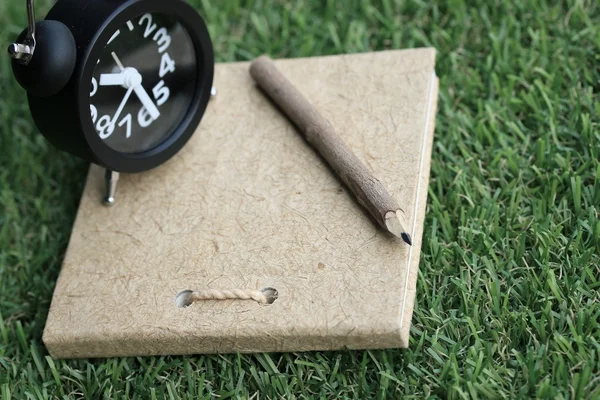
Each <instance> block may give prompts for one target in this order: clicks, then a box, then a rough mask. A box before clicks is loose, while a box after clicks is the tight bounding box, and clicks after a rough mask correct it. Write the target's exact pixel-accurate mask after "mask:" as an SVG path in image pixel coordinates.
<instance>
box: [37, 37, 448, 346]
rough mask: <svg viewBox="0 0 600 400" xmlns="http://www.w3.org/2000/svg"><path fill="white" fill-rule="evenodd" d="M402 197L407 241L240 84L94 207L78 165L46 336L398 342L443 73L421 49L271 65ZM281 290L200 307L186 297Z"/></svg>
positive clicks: (96, 184)
mask: <svg viewBox="0 0 600 400" xmlns="http://www.w3.org/2000/svg"><path fill="white" fill-rule="evenodd" d="M276 65H277V67H278V68H279V69H280V70H281V71H282V72H283V73H284V74H285V75H286V76H287V78H288V79H289V80H290V81H291V82H292V83H293V84H294V85H295V86H296V87H297V88H298V89H299V90H300V91H301V92H302V93H303V94H304V95H305V96H306V97H307V98H308V99H309V100H310V101H311V102H312V103H313V104H314V105H315V106H316V107H317V108H318V109H319V110H320V111H321V112H322V113H323V114H324V116H325V117H326V118H328V119H329V120H330V121H331V122H332V124H333V126H334V127H335V128H336V130H337V132H338V134H339V135H340V136H341V137H342V138H343V139H344V141H345V142H346V143H347V144H348V146H349V147H350V148H351V149H352V150H353V151H354V152H355V153H356V155H357V156H358V157H359V158H360V159H361V160H362V161H363V162H364V163H365V164H366V165H367V167H368V168H369V169H370V170H371V171H373V173H374V175H375V176H376V177H378V178H379V179H380V180H381V181H382V182H383V184H384V186H385V187H386V188H387V189H388V191H389V192H390V193H391V194H392V195H393V196H394V197H395V198H396V199H397V200H398V203H399V204H400V206H401V207H402V209H403V211H404V218H405V221H404V223H405V226H406V227H407V229H408V231H409V232H410V233H411V236H412V238H413V242H414V244H413V246H412V247H411V246H408V245H406V244H404V243H403V242H402V241H401V240H400V239H397V238H395V237H393V236H392V235H391V234H389V233H387V232H385V231H383V230H382V229H381V228H380V227H379V226H378V225H377V224H376V223H375V221H373V220H372V219H371V217H370V216H369V215H368V213H367V212H365V211H364V210H363V209H362V208H361V206H360V205H359V204H358V203H357V201H356V200H355V199H354V198H353V197H352V195H351V193H350V192H349V191H348V190H347V189H346V188H345V187H344V186H343V184H342V183H341V181H340V180H338V179H337V178H336V176H335V175H334V174H333V173H332V171H331V170H330V168H329V167H328V166H327V165H326V164H325V162H324V160H323V159H322V158H321V157H320V156H318V155H317V153H316V152H315V151H314V150H313V149H312V148H311V147H310V146H309V145H308V144H307V143H306V141H305V140H304V139H303V138H302V136H301V135H300V134H299V133H298V132H297V131H296V129H295V128H294V126H293V125H292V124H291V123H290V122H289V121H288V120H287V119H286V117H285V116H284V115H283V114H281V113H280V112H279V111H278V109H277V108H276V107H274V105H273V104H272V103H271V102H270V100H269V99H268V98H266V97H265V96H264V95H263V94H262V93H261V91H260V90H259V89H258V88H257V87H256V85H255V84H254V82H253V81H252V79H251V77H250V75H249V72H248V68H249V63H245V62H242V63H230V64H219V65H217V67H216V73H215V86H216V87H217V89H218V95H217V96H216V97H215V98H214V99H213V100H211V103H210V104H209V106H208V109H207V112H206V114H205V116H204V119H203V120H202V123H201V124H200V126H199V127H198V130H197V132H196V133H195V134H194V136H193V137H192V139H191V140H190V142H189V143H188V144H187V145H186V146H185V147H184V149H183V150H182V151H181V152H180V153H179V154H177V155H176V156H175V157H174V158H173V159H171V160H170V161H169V162H167V163H166V164H164V165H162V166H160V167H159V168H156V169H154V170H151V171H149V172H145V173H141V174H132V175H125V176H122V177H121V180H120V182H119V188H118V191H117V203H116V204H115V206H113V207H111V208H108V207H105V206H103V205H102V203H101V199H102V195H103V190H104V180H103V178H104V172H103V171H102V170H101V169H100V168H99V167H97V166H92V167H91V168H90V170H89V174H88V178H87V183H86V185H85V189H84V192H83V194H82V198H81V203H80V206H79V211H78V214H77V218H76V221H75V223H74V226H73V231H72V234H71V238H70V242H69V246H68V249H67V252H66V254H65V258H64V262H63V265H62V270H61V273H60V276H59V279H58V281H57V284H56V288H55V291H54V296H53V299H52V305H51V308H50V312H49V315H48V320H47V323H46V327H45V331H44V335H43V340H44V343H45V345H46V346H47V349H48V351H49V352H50V354H51V355H52V356H53V357H55V358H82V357H84V358H90V357H113V356H144V355H168V354H199V353H235V352H243V353H247V352H287V351H308V350H335V349H345V348H348V349H372V348H401V347H407V346H408V343H409V331H410V323H411V317H412V312H413V306H414V302H415V288H416V279H417V272H418V267H419V258H420V250H421V246H422V233H423V221H424V216H425V210H426V200H427V189H428V180H429V167H430V160H431V149H432V143H433V131H434V124H435V115H436V105H437V94H438V80H437V78H436V75H435V50H434V49H430V48H424V49H411V50H401V51H384V52H375V53H365V54H353V55H341V56H326V57H314V58H301V59H285V60H277V61H276ZM265 288H274V289H276V291H277V298H276V300H275V301H274V302H273V303H272V304H268V305H263V304H259V303H258V302H256V301H253V300H221V301H213V300H207V301H197V302H194V303H193V304H191V305H190V306H188V307H181V304H178V302H177V301H176V297H177V295H178V294H179V293H180V292H182V291H185V290H192V291H194V290H207V289H220V290H233V289H240V290H262V289H265Z"/></svg>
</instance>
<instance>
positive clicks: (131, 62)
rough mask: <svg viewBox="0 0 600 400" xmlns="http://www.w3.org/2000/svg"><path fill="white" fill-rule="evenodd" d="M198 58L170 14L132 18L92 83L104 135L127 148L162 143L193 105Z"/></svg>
mask: <svg viewBox="0 0 600 400" xmlns="http://www.w3.org/2000/svg"><path fill="white" fill-rule="evenodd" d="M196 59H197V57H196V56H195V49H194V45H193V43H192V40H191V38H190V36H189V34H188V33H187V32H186V30H185V28H184V27H183V26H182V25H181V24H179V23H178V22H177V21H176V20H175V19H173V18H171V17H169V16H168V15H166V14H160V13H147V14H144V15H142V16H140V17H139V18H137V19H136V18H134V19H132V20H129V21H127V23H125V24H124V25H123V26H122V27H121V28H120V29H118V30H116V31H115V32H114V33H113V34H112V36H111V38H110V39H109V40H108V43H107V44H106V47H105V48H104V49H103V51H102V52H101V55H100V57H99V59H98V61H97V65H96V68H95V70H94V74H93V77H92V80H91V83H90V115H91V118H92V122H93V123H94V127H95V129H96V132H97V133H98V136H99V137H100V138H101V139H102V140H103V141H104V143H105V144H106V145H108V146H109V147H110V148H112V149H113V150H116V151H119V152H122V153H140V152H143V151H146V150H149V149H151V148H153V147H155V146H157V145H159V144H160V143H161V142H162V141H164V140H165V139H166V138H167V137H169V136H170V135H171V134H172V132H173V130H174V129H175V128H176V127H177V126H178V124H179V123H180V122H181V120H182V118H183V117H185V114H186V113H187V112H188V109H189V108H190V105H191V103H192V101H193V97H194V92H193V89H192V88H194V87H196V80H197V76H196V70H197V65H196Z"/></svg>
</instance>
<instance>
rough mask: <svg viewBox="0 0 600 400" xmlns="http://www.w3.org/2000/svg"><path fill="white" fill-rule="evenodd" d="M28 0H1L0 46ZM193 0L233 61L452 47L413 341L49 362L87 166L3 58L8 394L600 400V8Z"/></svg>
mask: <svg viewBox="0 0 600 400" xmlns="http://www.w3.org/2000/svg"><path fill="white" fill-rule="evenodd" d="M22 3H24V2H23V1H12V0H11V1H1V2H0V44H1V46H0V47H3V46H4V45H5V44H8V43H9V41H11V40H13V39H14V38H15V37H16V36H17V34H18V33H19V32H20V31H21V29H22V28H23V27H24V26H25V22H26V17H25V7H24V4H22ZM37 3H38V10H39V11H40V12H39V14H40V15H39V17H41V16H42V15H44V14H45V12H46V11H47V10H48V9H49V7H50V5H51V4H50V1H49V0H38V2H37ZM193 3H194V5H196V6H197V7H198V9H199V10H200V12H201V13H202V15H203V16H204V17H205V18H206V20H207V21H208V24H209V27H210V31H211V33H212V36H213V39H214V43H215V48H216V56H217V59H218V61H234V60H249V59H251V58H254V57H255V56H258V55H260V54H262V53H270V54H271V55H273V56H275V57H296V56H311V55H324V54H338V53H353V52H364V51H369V50H381V49H390V48H405V47H420V46H434V47H436V48H437V49H438V50H439V56H438V68H437V72H438V75H439V76H440V78H441V90H440V110H439V116H438V119H437V129H436V142H435V144H434V154H433V163H432V171H431V186H430V189H429V200H428V214H427V219H426V229H425V237H424V240H425V245H424V248H423V253H422V257H421V268H420V273H419V280H418V292H417V293H418V295H417V306H416V310H415V314H414V317H413V328H412V338H411V343H410V349H409V350H391V351H369V352H362V351H352V352H346V351H344V352H327V353H306V354H264V355H248V356H241V355H240V356H235V355H233V356H196V357H157V358H126V359H112V360H92V361H81V360H79V361H53V360H52V359H50V358H49V357H48V355H47V352H46V350H45V348H44V346H43V344H42V343H41V335H42V330H43V327H44V323H45V319H46V315H47V312H48V307H49V303H50V299H51V295H52V291H53V287H54V284H55V281H56V278H57V276H58V272H59V268H60V264H61V259H62V257H63V254H64V251H65V248H66V245H67V240H68V236H69V233H70V230H71V225H72V222H73V219H74V216H75V212H76V210H77V203H78V199H79V196H80V193H81V190H82V188H83V183H84V177H85V173H86V169H87V166H86V164H85V163H84V162H82V161H80V160H77V159H75V158H73V157H71V156H69V155H66V154H62V153H61V152H59V151H57V150H55V149H54V148H52V147H51V146H49V145H48V144H47V143H46V142H45V141H44V140H43V139H42V137H41V136H40V135H39V134H38V133H37V132H36V128H35V127H34V125H33V123H32V120H31V118H30V116H29V113H28V108H27V105H26V97H25V94H24V92H23V91H21V90H20V89H19V87H18V86H17V84H16V82H15V81H14V79H13V78H12V76H11V72H10V65H9V60H8V57H7V56H1V55H0V397H1V398H3V399H10V398H15V399H22V398H40V399H41V398H48V397H60V398H67V397H73V398H82V397H87V398H100V397H104V398H130V397H131V398H141V399H148V398H196V397H198V398H206V399H209V398H221V399H226V398H249V397H252V398H282V397H285V398H294V397H297V398H311V397H314V398H326V399H327V398H328V399H336V398H345V397H348V398H399V397H401V396H406V397H407V398H409V397H413V398H423V397H426V396H430V397H433V398H436V397H437V398H477V397H479V398H517V397H520V398H522V397H534V396H537V397H540V398H587V399H589V398H600V343H599V341H600V330H599V328H600V302H599V300H600V299H599V295H598V290H599V288H600V280H599V279H600V267H599V264H600V256H599V253H600V251H599V250H600V239H599V238H600V218H599V215H598V212H599V206H600V161H599V152H600V146H599V143H600V132H599V115H600V101H599V97H598V94H599V92H600V70H599V66H600V55H599V54H600V3H598V2H597V1H595V0H570V1H558V0H556V1H555V0H547V1H545V0H523V1H515V2H514V3H510V2H506V1H499V0H498V1H492V0H479V1H468V2H467V1H463V0H451V1H444V2H439V3H440V4H436V3H437V2H434V1H421V0H398V1H396V0H381V1H367V0H363V1H359V0H346V1H341V0H340V1H309V0H304V1H242V0H226V1H223V2H216V1H208V0H206V1H202V0H196V1H193Z"/></svg>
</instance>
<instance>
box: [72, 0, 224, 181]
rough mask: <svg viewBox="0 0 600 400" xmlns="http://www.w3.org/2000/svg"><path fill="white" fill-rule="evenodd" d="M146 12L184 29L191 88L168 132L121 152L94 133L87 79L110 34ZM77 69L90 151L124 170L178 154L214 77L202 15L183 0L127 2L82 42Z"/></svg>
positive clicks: (146, 166) (199, 115) (101, 161)
mask: <svg viewBox="0 0 600 400" xmlns="http://www.w3.org/2000/svg"><path fill="white" fill-rule="evenodd" d="M145 13H163V14H166V15H169V16H172V17H174V18H175V19H176V20H177V21H178V22H179V23H181V24H182V25H183V26H184V28H185V29H186V31H187V33H188V35H189V36H190V38H191V40H192V44H193V46H194V50H195V52H196V75H197V80H196V82H197V83H196V91H195V93H194V95H193V99H192V101H191V103H190V105H189V108H188V111H187V113H186V114H185V116H184V117H183V118H182V119H181V120H180V123H179V124H178V126H177V127H176V128H175V130H174V131H173V133H171V134H170V135H169V136H167V137H166V138H165V139H164V140H162V141H161V142H160V143H159V144H158V145H156V146H154V147H153V148H151V149H149V150H146V151H143V152H139V153H123V152H119V151H117V150H114V149H112V148H111V147H109V146H108V145H107V144H106V143H105V142H104V141H103V140H102V139H101V138H100V137H99V136H98V133H97V131H96V128H95V127H94V124H93V121H92V118H91V115H90V112H89V110H90V98H89V82H91V79H92V77H93V74H94V70H95V67H96V63H97V60H98V57H99V56H100V54H101V52H102V50H103V49H104V47H105V46H106V43H107V42H108V40H109V39H110V37H111V36H112V35H113V34H114V32H115V31H116V30H117V29H119V28H121V27H122V26H124V25H125V24H126V23H127V21H129V20H131V19H133V18H136V17H139V16H141V15H143V14H145ZM80 65H81V68H80V69H79V71H78V72H77V77H76V80H77V84H76V88H77V94H76V96H77V104H78V112H79V115H80V123H81V129H82V132H83V136H84V138H85V141H86V142H87V144H88V146H89V148H90V152H91V153H92V154H93V156H94V158H95V159H96V160H97V161H96V162H98V163H99V164H101V165H102V166H104V167H105V168H108V169H110V170H113V171H117V172H124V173H135V172H143V171H147V170H149V169H152V168H155V167H157V166H159V165H161V164H163V163H165V162H166V161H168V160H169V159H170V158H172V157H173V156H174V155H175V154H177V153H178V152H179V151H180V150H181V149H182V148H183V146H184V145H185V144H186V143H187V142H188V141H189V139H190V138H191V137H192V135H193V134H194V132H195V131H196V129H197V128H198V125H199V124H200V121H201V119H202V117H203V115H204V113H205V111H206V108H207V106H208V102H209V100H210V93H211V89H212V85H213V80H214V51H213V46H212V41H211V38H210V34H209V32H208V28H207V27H206V23H205V22H204V19H203V18H202V17H201V16H200V15H199V14H198V12H197V11H196V10H195V9H194V8H193V7H191V6H190V5H189V4H187V3H186V2H184V1H182V0H174V1H173V0H171V1H168V2H167V1H164V0H129V1H126V2H124V3H123V4H122V5H121V6H119V7H118V8H116V9H115V10H114V11H113V12H112V13H110V15H109V16H108V17H107V18H106V19H105V21H104V23H102V25H101V26H100V28H99V29H98V31H97V34H96V35H95V36H94V37H93V38H92V40H91V41H90V43H89V46H87V50H86V51H85V53H84V54H83V56H82V59H81V64H80Z"/></svg>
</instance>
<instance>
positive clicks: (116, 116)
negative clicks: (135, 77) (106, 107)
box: [110, 87, 133, 126]
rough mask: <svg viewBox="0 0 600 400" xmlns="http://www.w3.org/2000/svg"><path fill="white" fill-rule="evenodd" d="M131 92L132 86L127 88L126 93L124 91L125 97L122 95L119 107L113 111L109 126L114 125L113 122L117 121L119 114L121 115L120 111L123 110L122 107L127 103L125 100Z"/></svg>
mask: <svg viewBox="0 0 600 400" xmlns="http://www.w3.org/2000/svg"><path fill="white" fill-rule="evenodd" d="M131 92H133V88H132V87H130V88H129V89H127V93H125V97H123V100H122V101H121V104H120V105H119V108H118V109H117V112H116V113H115V116H114V117H113V118H112V120H111V121H110V125H111V126H115V124H116V123H117V120H118V119H119V116H120V115H121V112H122V111H123V108H124V107H125V104H127V100H129V97H130V96H131Z"/></svg>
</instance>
